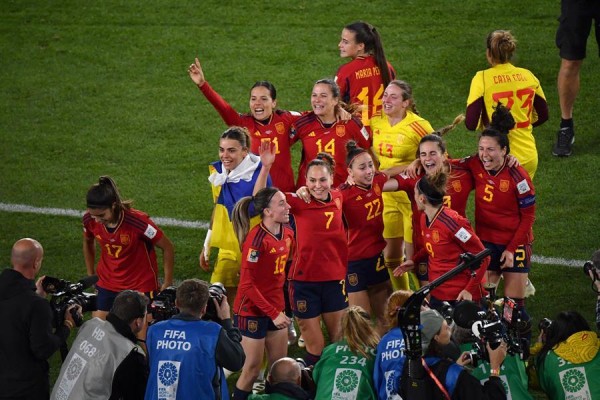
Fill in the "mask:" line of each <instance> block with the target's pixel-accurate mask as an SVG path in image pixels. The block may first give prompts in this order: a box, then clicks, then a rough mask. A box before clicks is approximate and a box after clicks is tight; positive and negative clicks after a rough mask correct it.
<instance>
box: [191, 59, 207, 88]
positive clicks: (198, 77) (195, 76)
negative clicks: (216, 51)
mask: <svg viewBox="0 0 600 400" xmlns="http://www.w3.org/2000/svg"><path fill="white" fill-rule="evenodd" d="M188 74H190V78H191V79H192V80H193V81H194V83H195V84H196V85H198V86H202V85H204V84H205V83H206V79H205V78H204V71H202V67H201V66H200V60H198V57H196V59H195V60H194V63H193V64H190V67H189V68H188Z"/></svg>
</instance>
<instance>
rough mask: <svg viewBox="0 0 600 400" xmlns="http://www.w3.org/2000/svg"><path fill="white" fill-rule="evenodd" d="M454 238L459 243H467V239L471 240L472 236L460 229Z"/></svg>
mask: <svg viewBox="0 0 600 400" xmlns="http://www.w3.org/2000/svg"><path fill="white" fill-rule="evenodd" d="M454 236H456V238H457V239H458V240H460V241H461V242H463V243H467V242H468V241H469V239H471V236H472V235H471V234H470V233H469V231H467V230H466V229H465V228H460V229H459V230H458V232H456V233H455V234H454Z"/></svg>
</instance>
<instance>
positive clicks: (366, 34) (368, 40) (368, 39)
mask: <svg viewBox="0 0 600 400" xmlns="http://www.w3.org/2000/svg"><path fill="white" fill-rule="evenodd" d="M344 29H347V30H349V31H352V32H354V36H355V41H356V43H362V44H364V45H365V52H366V53H368V54H371V55H373V58H375V64H376V65H377V67H378V68H379V71H380V72H381V80H382V81H383V87H386V86H387V85H389V84H390V81H391V80H392V74H391V72H390V68H389V67H388V62H387V58H386V57H385V52H384V51H383V43H382V41H381V36H380V35H379V32H378V31H377V29H376V28H375V27H374V26H373V25H371V24H369V23H367V22H363V21H357V22H353V23H351V24H349V25H346V26H345V27H344Z"/></svg>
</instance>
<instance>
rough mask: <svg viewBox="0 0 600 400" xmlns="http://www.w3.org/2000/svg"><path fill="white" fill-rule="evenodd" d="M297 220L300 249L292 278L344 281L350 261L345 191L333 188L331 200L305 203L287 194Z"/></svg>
mask: <svg viewBox="0 0 600 400" xmlns="http://www.w3.org/2000/svg"><path fill="white" fill-rule="evenodd" d="M285 197H286V200H287V202H288V204H289V205H290V206H291V207H292V209H291V210H290V212H291V213H292V215H293V216H294V221H295V222H296V248H295V249H294V260H293V262H292V266H291V268H290V271H289V272H288V279H292V280H296V281H307V282H322V281H333V280H336V281H337V280H342V279H345V278H346V272H347V264H348V236H347V234H346V230H345V228H344V221H343V217H342V204H343V198H342V194H341V193H340V192H339V191H338V190H336V189H333V190H331V200H330V201H327V202H323V201H320V200H316V199H314V198H313V199H312V200H311V202H310V203H308V204H307V203H305V202H304V200H302V199H300V198H299V197H298V196H296V194H294V193H286V194H285Z"/></svg>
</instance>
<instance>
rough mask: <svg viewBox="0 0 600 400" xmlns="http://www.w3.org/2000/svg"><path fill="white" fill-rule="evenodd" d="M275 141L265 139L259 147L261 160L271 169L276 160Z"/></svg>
mask: <svg viewBox="0 0 600 400" xmlns="http://www.w3.org/2000/svg"><path fill="white" fill-rule="evenodd" d="M275 153H276V149H275V143H272V142H271V141H270V140H265V141H263V142H261V143H260V146H259V148H258V155H259V156H260V162H261V163H262V165H263V167H264V168H267V169H271V167H272V166H273V163H274V162H275Z"/></svg>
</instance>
